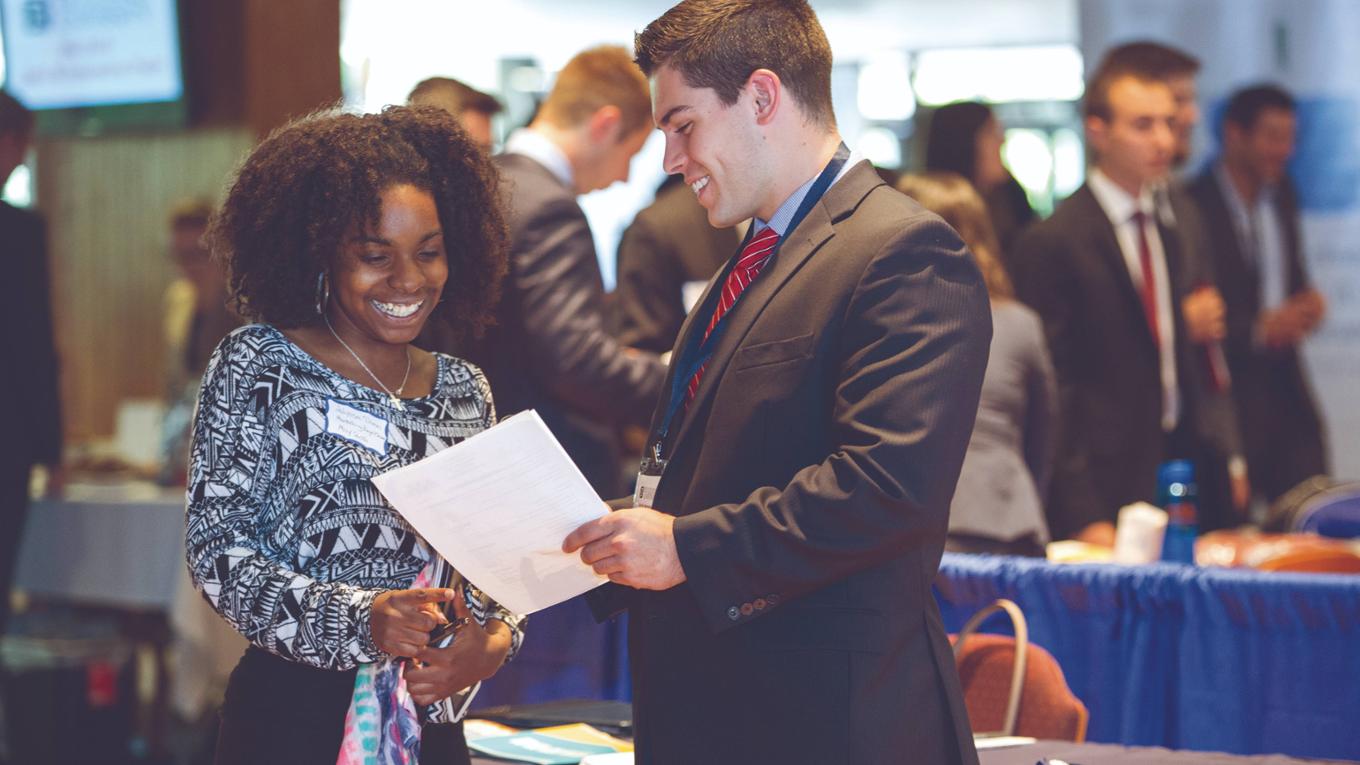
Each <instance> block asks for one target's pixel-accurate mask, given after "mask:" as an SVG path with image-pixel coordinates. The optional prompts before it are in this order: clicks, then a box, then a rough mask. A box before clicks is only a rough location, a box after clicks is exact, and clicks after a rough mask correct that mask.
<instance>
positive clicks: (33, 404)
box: [0, 90, 62, 635]
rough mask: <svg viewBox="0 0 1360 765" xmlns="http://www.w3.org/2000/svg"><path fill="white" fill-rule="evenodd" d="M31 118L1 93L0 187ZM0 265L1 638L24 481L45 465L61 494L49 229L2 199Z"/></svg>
mask: <svg viewBox="0 0 1360 765" xmlns="http://www.w3.org/2000/svg"><path fill="white" fill-rule="evenodd" d="M32 137H33V115H32V114H30V113H29V111H28V110H27V109H26V108H24V106H23V105H22V104H20V103H19V101H18V100H16V99H15V98H14V97H13V96H11V95H10V94H8V93H6V92H5V91H3V90H0V188H4V186H5V184H6V183H7V182H8V181H9V177H10V175H12V174H13V173H14V171H15V169H17V168H18V167H19V165H21V164H23V162H24V156H25V155H26V154H27V153H28V147H29V142H30V141H31V139H32ZM0 261H3V265H4V267H5V269H6V271H7V273H9V277H8V278H7V283H8V284H9V285H10V287H11V294H10V295H9V297H7V298H6V299H5V300H4V301H0V302H3V303H4V307H3V308H0V359H4V361H5V369H6V370H7V371H6V373H5V374H4V375H0V397H3V400H4V401H6V402H8V404H9V405H10V408H11V411H10V413H9V415H8V423H7V424H6V427H5V437H4V439H2V440H0V635H3V634H4V629H5V627H6V626H7V624H8V622H9V588H10V583H11V582H12V580H13V576H14V566H15V563H16V559H17V557H18V554H19V542H20V540H21V539H22V538H23V529H24V519H25V517H26V516H27V514H28V491H29V478H30V473H31V472H32V468H33V466H35V465H46V466H47V473H48V484H47V491H48V493H49V494H56V493H59V492H60V490H61V483H62V481H61V476H62V471H61V447H62V432H61V389H60V386H59V384H58V380H57V351H56V347H55V340H54V338H53V331H52V306H51V300H52V296H51V283H50V280H49V278H48V263H47V229H46V226H45V225H44V223H43V219H42V218H41V217H40V216H38V215H37V214H36V213H33V212H29V211H27V210H21V209H19V208H17V207H14V206H12V205H10V204H9V203H7V202H3V201H0Z"/></svg>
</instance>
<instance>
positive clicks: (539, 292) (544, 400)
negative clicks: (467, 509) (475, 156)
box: [436, 154, 666, 497]
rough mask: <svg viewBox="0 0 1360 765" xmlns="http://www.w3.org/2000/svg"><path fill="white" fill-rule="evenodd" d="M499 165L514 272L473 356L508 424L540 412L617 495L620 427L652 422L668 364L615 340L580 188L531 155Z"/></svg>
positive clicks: (606, 491)
mask: <svg viewBox="0 0 1360 765" xmlns="http://www.w3.org/2000/svg"><path fill="white" fill-rule="evenodd" d="M494 162H495V165H496V167H497V168H498V169H499V170H500V173H501V182H502V190H503V191H504V193H505V195H506V200H507V209H506V222H507V224H508V225H509V228H510V270H509V273H508V274H507V276H506V280H505V285H504V287H503V292H502V296H501V302H500V305H499V307H498V308H497V311H496V321H497V325H496V326H495V327H493V328H491V330H489V331H488V332H487V334H486V336H485V337H484V338H482V340H481V341H480V342H477V343H475V344H473V345H472V346H471V347H469V348H467V349H464V351H463V355H465V356H466V357H467V358H468V360H470V361H472V362H473V363H475V364H477V365H478V366H480V367H481V368H482V370H483V371H484V372H485V373H486V376H487V379H488V380H489V381H490V383H491V392H492V397H493V399H494V401H495V404H496V412H497V414H498V415H499V416H500V417H502V418H504V417H506V416H508V415H511V414H514V413H515V412H519V411H522V410H525V409H536V410H538V413H539V415H541V416H542V417H543V421H544V422H545V423H547V425H548V427H549V429H551V430H552V432H553V435H555V436H556V437H557V439H558V440H559V441H561V442H562V446H563V447H564V448H565V449H566V451H567V454H569V455H570V456H571V458H572V459H573V460H574V461H575V462H576V464H577V465H578V466H580V468H581V471H582V472H583V473H585V475H586V478H587V479H589V480H590V482H591V485H592V486H594V487H595V489H596V491H598V492H600V493H601V494H602V495H604V496H606V497H611V496H616V495H617V494H618V493H620V492H621V491H622V489H621V487H620V486H619V485H618V484H619V464H620V463H619V454H618V448H617V446H616V439H615V427H616V426H618V425H624V424H638V425H641V424H643V423H645V422H646V421H647V416H648V414H650V413H651V411H652V409H653V407H655V406H656V399H657V396H658V395H659V391H660V389H661V378H662V376H663V375H664V374H665V371H666V370H665V366H664V365H663V364H661V362H660V361H659V360H658V359H657V357H656V356H654V355H652V354H639V353H630V352H628V351H626V350H625V349H624V347H623V346H621V345H619V343H618V342H616V341H615V340H614V338H613V337H612V336H611V335H610V334H609V332H608V328H607V323H606V318H605V315H604V285H603V282H602V280H601V277H600V264H599V261H598V260H596V258H595V242H594V240H593V239H592V238H591V235H590V226H589V225H588V224H587V222H586V216H585V213H584V212H582V211H581V206H580V205H579V204H577V201H576V195H575V193H574V192H573V191H572V189H570V188H568V187H567V186H566V185H565V184H563V183H562V181H560V180H559V179H558V178H557V177H556V176H555V175H553V174H552V173H551V172H550V171H549V170H548V169H547V168H546V167H544V166H543V165H541V164H539V163H538V162H537V161H535V160H533V159H530V158H529V157H526V156H523V155H520V154H502V155H500V156H498V157H495V159H494ZM451 246H456V243H454V244H451ZM449 278H451V279H457V278H458V275H457V274H456V273H454V274H450V276H449ZM436 345H438V342H436ZM439 350H448V349H446V348H443V347H440V348H439ZM455 350H457V349H455Z"/></svg>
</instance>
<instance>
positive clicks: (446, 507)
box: [373, 410, 609, 614]
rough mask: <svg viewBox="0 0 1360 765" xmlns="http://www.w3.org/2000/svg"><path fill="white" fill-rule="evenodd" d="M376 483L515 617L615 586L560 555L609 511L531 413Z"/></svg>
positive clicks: (574, 557)
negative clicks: (571, 538)
mask: <svg viewBox="0 0 1360 765" xmlns="http://www.w3.org/2000/svg"><path fill="white" fill-rule="evenodd" d="M373 483H374V484H376V485H377V487H378V489H379V490H380V491H381V492H382V493H383V495H384V496H385V497H387V500H388V501H389V502H391V503H392V506H393V507H395V508H397V511H398V512H400V513H401V514H402V516H403V517H404V518H406V520H407V521H408V522H409V523H410V524H411V525H412V526H414V527H415V529H416V531H418V532H420V534H421V536H423V537H425V540H426V541H428V542H429V543H430V544H431V545H433V546H434V549H436V550H438V551H439V554H440V555H442V556H444V559H445V560H447V561H448V562H449V563H451V564H453V567H454V568H455V569H457V570H458V571H459V572H460V573H462V575H463V576H465V577H467V579H468V580H469V581H470V582H472V583H473V584H474V585H476V586H477V587H478V588H479V589H481V590H482V591H483V592H485V593H486V594H488V595H490V596H491V597H492V598H494V599H495V600H496V601H497V602H499V603H500V604H501V605H502V606H505V607H506V608H508V609H509V610H511V611H513V612H514V613H517V614H530V613H533V612H534V611H538V610H540V609H544V608H547V607H548V606H551V605H555V604H557V603H561V602H562V601H564V600H566V599H568V598H571V597H575V596H576V595H580V594H581V593H583V592H586V591H588V590H591V589H594V588H595V587H598V586H599V585H601V584H603V583H605V582H607V581H609V580H608V578H607V577H603V576H600V575H599V574H596V573H595V571H594V570H593V569H591V568H590V566H587V565H586V564H584V563H582V562H581V558H580V555H579V554H573V555H567V554H566V553H564V552H562V540H564V539H566V537H567V535H568V534H570V533H571V532H572V531H574V530H575V529H576V527H578V526H580V525H581V524H583V523H585V522H587V521H591V520H594V519H596V518H599V517H601V516H603V515H604V514H605V513H606V512H608V510H607V508H606V507H605V505H604V502H603V500H601V499H600V497H599V495H597V494H596V493H595V491H594V489H592V488H590V484H589V483H588V482H587V481H586V479H585V476H583V475H581V471H580V469H579V468H577V467H576V464H575V463H574V462H572V461H571V458H570V457H568V456H567V453H566V451H565V450H564V449H563V448H562V446H561V444H559V443H557V439H556V438H554V437H553V435H552V432H551V431H549V430H548V426H547V425H544V424H543V420H542V419H541V418H540V417H539V416H538V413H537V412H534V411H533V410H529V411H526V412H520V413H518V414H516V415H514V416H512V417H508V418H506V419H505V420H502V421H501V422H500V424H498V425H496V426H495V427H493V428H491V429H489V430H485V431H483V432H481V433H478V434H477V435H475V436H473V437H472V438H469V439H468V440H466V441H463V442H462V443H458V444H454V445H453V446H451V447H449V448H447V449H445V450H444V451H442V452H439V453H438V454H435V455H434V456H432V457H429V458H426V459H423V460H421V461H420V462H417V463H415V464H412V465H407V466H406V467H403V468H399V469H397V470H393V471H391V472H389V473H384V474H383V475H380V476H375V477H374V478H373Z"/></svg>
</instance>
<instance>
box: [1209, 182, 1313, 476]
mask: <svg viewBox="0 0 1360 765" xmlns="http://www.w3.org/2000/svg"><path fill="white" fill-rule="evenodd" d="M1190 193H1191V194H1192V195H1193V197H1194V200H1195V202H1196V203H1197V204H1198V205H1199V213H1200V215H1201V218H1202V221H1203V225H1204V229H1205V233H1206V236H1207V238H1208V246H1207V255H1208V260H1209V262H1210V263H1211V264H1212V265H1211V267H1212V268H1213V269H1214V272H1215V276H1216V280H1217V283H1218V287H1219V290H1220V291H1221V292H1222V293H1223V302H1224V303H1225V304H1226V308H1227V323H1228V337H1227V340H1226V341H1225V343H1224V347H1225V350H1226V352H1227V356H1228V367H1229V369H1231V371H1232V378H1233V397H1234V398H1235V399H1236V402H1237V411H1238V416H1239V417H1240V418H1241V422H1242V431H1243V437H1244V442H1245V445H1246V453H1247V462H1248V465H1249V466H1250V471H1251V478H1252V483H1253V485H1254V486H1256V488H1258V489H1260V490H1261V491H1262V492H1263V493H1264V494H1265V495H1266V496H1267V497H1268V498H1271V499H1274V498H1275V497H1278V496H1279V495H1280V494H1283V493H1284V492H1286V491H1288V490H1289V489H1290V488H1292V487H1293V486H1294V485H1295V484H1297V483H1298V482H1299V481H1302V480H1304V479H1305V478H1308V477H1310V476H1313V475H1318V474H1325V473H1326V472H1327V459H1326V450H1325V448H1324V446H1323V435H1322V421H1321V418H1320V417H1319V415H1318V410H1317V405H1316V404H1315V403H1314V402H1313V395H1312V391H1311V390H1310V387H1309V384H1308V380H1307V378H1306V376H1305V374H1304V369H1303V364H1302V362H1301V360H1300V358H1299V352H1298V349H1297V348H1284V349H1279V350H1267V349H1265V348H1262V347H1259V346H1258V345H1257V344H1256V342H1255V339H1254V333H1255V328H1256V322H1257V320H1258V318H1259V317H1260V313H1261V274H1260V272H1259V271H1258V269H1257V266H1256V264H1255V263H1253V262H1252V261H1251V260H1249V259H1248V258H1247V257H1246V255H1245V254H1243V251H1242V246H1241V244H1240V243H1239V242H1238V235H1237V231H1236V229H1235V228H1234V226H1233V222H1232V214H1231V213H1230V211H1229V209H1228V202H1227V200H1226V199H1225V198H1224V196H1223V189H1222V188H1220V187H1219V184H1218V180H1217V178H1216V177H1215V175H1214V172H1213V169H1212V165H1211V166H1210V168H1209V169H1208V170H1206V171H1205V172H1204V173H1203V174H1202V175H1200V176H1199V177H1198V178H1196V179H1195V181H1194V183H1193V184H1191V186H1190ZM1276 209H1277V211H1278V214H1279V217H1280V220H1281V221H1282V222H1283V223H1284V237H1285V261H1286V262H1285V267H1286V279H1285V291H1286V293H1287V294H1291V295H1292V294H1294V293H1296V292H1300V291H1302V290H1304V289H1307V288H1309V287H1310V286H1311V284H1310V282H1309V279H1308V273H1307V269H1306V267H1305V264H1304V260H1303V248H1302V236H1301V234H1300V231H1299V210H1298V203H1297V200H1296V199H1295V196H1294V190H1293V187H1292V186H1291V185H1290V184H1285V185H1284V186H1283V187H1282V188H1281V189H1280V190H1279V192H1278V193H1277V195H1276Z"/></svg>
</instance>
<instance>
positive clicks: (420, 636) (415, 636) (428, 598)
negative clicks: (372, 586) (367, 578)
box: [370, 587, 457, 656]
mask: <svg viewBox="0 0 1360 765" xmlns="http://www.w3.org/2000/svg"><path fill="white" fill-rule="evenodd" d="M456 594H457V593H455V592H454V591H453V590H451V589H448V588H446V587H438V588H431V589H424V590H390V591H388V592H384V593H382V594H380V595H378V597H376V598H374V599H373V616H372V618H371V627H370V628H371V629H372V632H373V642H374V643H376V644H377V645H378V647H379V648H381V649H382V650H383V652H384V653H388V654H391V655H392V656H415V655H417V654H419V653H420V652H421V651H423V650H425V644H426V642H428V641H429V639H430V630H432V629H434V628H435V627H438V626H439V625H441V624H448V621H449V620H448V619H447V618H446V617H445V616H444V613H443V612H442V611H440V610H439V605H438V604H439V603H444V602H447V601H450V600H453V599H454V596H455V595H456Z"/></svg>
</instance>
